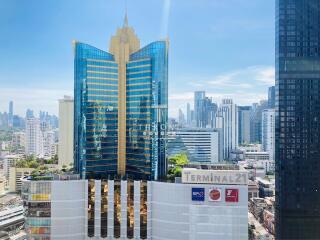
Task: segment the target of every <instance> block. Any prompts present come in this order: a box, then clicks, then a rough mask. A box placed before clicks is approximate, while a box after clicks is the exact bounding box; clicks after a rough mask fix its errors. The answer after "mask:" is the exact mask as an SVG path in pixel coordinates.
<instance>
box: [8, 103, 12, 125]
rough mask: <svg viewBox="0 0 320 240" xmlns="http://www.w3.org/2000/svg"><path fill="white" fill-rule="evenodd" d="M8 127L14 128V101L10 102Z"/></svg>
mask: <svg viewBox="0 0 320 240" xmlns="http://www.w3.org/2000/svg"><path fill="white" fill-rule="evenodd" d="M8 126H9V127H13V101H10V102H9V115H8Z"/></svg>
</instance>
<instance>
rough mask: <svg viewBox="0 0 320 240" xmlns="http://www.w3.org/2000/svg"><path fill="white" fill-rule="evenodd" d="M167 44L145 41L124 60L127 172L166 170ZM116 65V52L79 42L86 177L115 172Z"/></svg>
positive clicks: (80, 139) (79, 135)
mask: <svg viewBox="0 0 320 240" xmlns="http://www.w3.org/2000/svg"><path fill="white" fill-rule="evenodd" d="M167 51H168V48H167V42H166V41H158V42H154V43H151V44H149V45H147V46H146V47H144V48H142V49H140V50H139V51H137V52H135V53H133V54H131V55H130V59H129V61H128V62H127V64H126V175H127V176H128V177H129V178H133V179H148V180H152V179H161V178H163V177H165V175H166V168H167V167H166V166H167V164H166V138H165V136H166V131H167V120H168V108H167V106H168V52H167ZM118 100H119V99H118V65H117V63H116V62H115V60H114V56H113V55H112V54H109V53H107V52H104V51H101V50H99V49H96V48H94V47H91V46H89V45H86V44H82V43H76V45H75V142H74V143H75V149H74V150H75V170H76V171H77V172H78V173H80V174H82V175H83V176H84V175H85V176H86V177H90V175H92V177H95V178H101V177H104V176H108V175H109V176H114V175H117V173H118V169H117V153H118V151H117V147H118V110H119V109H118Z"/></svg>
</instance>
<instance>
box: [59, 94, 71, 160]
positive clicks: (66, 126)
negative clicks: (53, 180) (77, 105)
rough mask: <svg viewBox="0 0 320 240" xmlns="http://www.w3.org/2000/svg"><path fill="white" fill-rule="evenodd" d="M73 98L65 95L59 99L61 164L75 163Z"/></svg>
mask: <svg viewBox="0 0 320 240" xmlns="http://www.w3.org/2000/svg"><path fill="white" fill-rule="evenodd" d="M73 105H74V101H73V98H71V97H69V96H64V98H63V99H60V100H59V146H58V162H59V165H60V166H62V165H66V166H68V165H70V163H73V126H74V125H73V119H74V118H73V116H74V111H73Z"/></svg>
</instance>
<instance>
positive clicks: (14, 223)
mask: <svg viewBox="0 0 320 240" xmlns="http://www.w3.org/2000/svg"><path fill="white" fill-rule="evenodd" d="M23 213H24V209H23V206H22V205H20V206H7V207H5V208H1V209H0V229H1V231H6V232H11V231H14V230H15V229H17V228H19V227H22V226H23V223H24V216H23Z"/></svg>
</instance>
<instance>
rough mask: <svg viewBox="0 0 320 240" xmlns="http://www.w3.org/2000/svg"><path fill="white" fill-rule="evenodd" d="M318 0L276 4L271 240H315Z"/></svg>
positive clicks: (319, 132)
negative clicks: (273, 236)
mask: <svg viewBox="0 0 320 240" xmlns="http://www.w3.org/2000/svg"><path fill="white" fill-rule="evenodd" d="M319 226H320V1H319V0H277V1H276V239H320V227H319Z"/></svg>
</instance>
